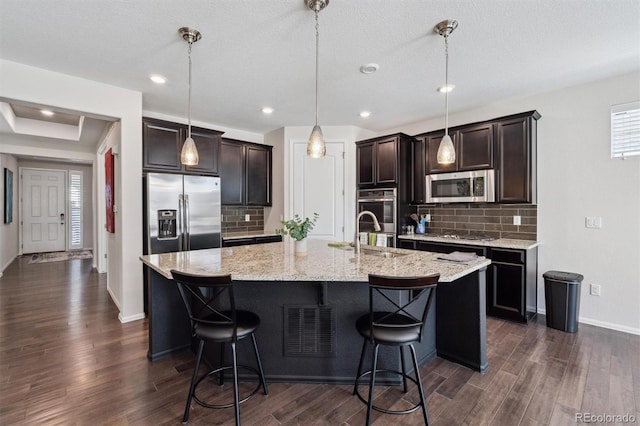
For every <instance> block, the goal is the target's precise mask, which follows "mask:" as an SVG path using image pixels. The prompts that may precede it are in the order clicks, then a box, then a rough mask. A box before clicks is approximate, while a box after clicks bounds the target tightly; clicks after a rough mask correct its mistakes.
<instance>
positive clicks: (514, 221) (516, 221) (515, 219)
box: [513, 216, 521, 225]
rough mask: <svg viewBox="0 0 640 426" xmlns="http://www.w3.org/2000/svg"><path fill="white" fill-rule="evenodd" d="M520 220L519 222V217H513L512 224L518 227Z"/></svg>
mask: <svg viewBox="0 0 640 426" xmlns="http://www.w3.org/2000/svg"><path fill="white" fill-rule="evenodd" d="M520 223H521V220H520V216H514V217H513V224H514V225H520Z"/></svg>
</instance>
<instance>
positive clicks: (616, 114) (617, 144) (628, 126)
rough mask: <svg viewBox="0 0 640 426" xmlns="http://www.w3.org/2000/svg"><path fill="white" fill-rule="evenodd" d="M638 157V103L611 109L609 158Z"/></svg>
mask: <svg viewBox="0 0 640 426" xmlns="http://www.w3.org/2000/svg"><path fill="white" fill-rule="evenodd" d="M631 155H640V101H637V102H630V103H628V104H621V105H614V106H613V107H611V158H618V157H619V158H624V157H628V156H631Z"/></svg>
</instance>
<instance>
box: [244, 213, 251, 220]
mask: <svg viewBox="0 0 640 426" xmlns="http://www.w3.org/2000/svg"><path fill="white" fill-rule="evenodd" d="M250 220H251V215H249V214H245V215H244V221H245V222H249V221H250Z"/></svg>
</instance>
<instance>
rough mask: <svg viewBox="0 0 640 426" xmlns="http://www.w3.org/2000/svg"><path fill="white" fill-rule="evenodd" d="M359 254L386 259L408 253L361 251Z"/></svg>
mask: <svg viewBox="0 0 640 426" xmlns="http://www.w3.org/2000/svg"><path fill="white" fill-rule="evenodd" d="M360 253H361V254H364V255H367V256H377V257H387V258H389V257H400V256H406V255H407V254H408V253H398V252H395V251H383V250H371V249H361V250H360Z"/></svg>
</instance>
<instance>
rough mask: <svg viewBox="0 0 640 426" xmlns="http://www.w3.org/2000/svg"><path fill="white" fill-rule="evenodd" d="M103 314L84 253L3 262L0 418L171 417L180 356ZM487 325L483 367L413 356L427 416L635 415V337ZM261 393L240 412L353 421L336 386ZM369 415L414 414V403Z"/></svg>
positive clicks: (222, 414) (304, 421)
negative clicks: (159, 355)
mask: <svg viewBox="0 0 640 426" xmlns="http://www.w3.org/2000/svg"><path fill="white" fill-rule="evenodd" d="M117 315H118V310H117V308H116V307H115V306H114V304H113V302H112V301H111V299H110V298H109V295H108V294H107V291H106V283H105V279H104V277H100V276H99V275H98V274H96V273H95V272H93V271H92V270H91V261H90V260H71V261H66V262H56V263H47V264H31V265H29V264H27V262H26V259H17V260H16V261H15V262H13V264H12V265H11V266H10V267H9V268H7V270H6V271H5V272H4V276H3V277H2V278H0V424H2V425H10V424H29V425H32V424H54V425H55V424H64V425H70V424H78V425H82V424H91V425H96V424H115V425H126V424H140V425H160V424H180V422H181V416H182V411H183V408H184V402H185V396H186V393H187V387H188V383H189V379H190V375H191V371H192V366H193V355H192V354H191V353H190V352H188V351H185V352H183V353H180V354H177V355H175V356H172V357H169V358H166V359H163V360H160V361H156V362H153V363H151V362H149V361H148V360H147V358H146V350H147V323H146V321H136V322H132V323H128V324H121V323H120V322H119V321H118V319H117ZM452 332H455V331H454V330H452ZM487 334H488V342H489V346H488V348H489V349H488V352H489V365H490V370H489V372H488V373H486V374H484V375H481V374H479V373H475V372H473V371H471V370H469V369H467V368H464V367H461V366H458V365H456V364H453V363H450V362H448V361H444V360H442V359H435V360H433V361H432V362H430V363H428V364H427V365H425V366H424V367H423V369H422V377H423V382H424V386H425V391H426V393H427V395H428V407H429V412H430V418H431V420H432V423H433V424H434V425H463V424H464V425H485V424H487V425H488V424H492V425H506V426H511V425H544V424H552V425H570V424H575V423H576V421H575V415H576V413H580V412H587V413H591V414H619V415H623V414H625V413H629V414H630V415H633V416H635V417H636V421H635V424H637V422H638V420H637V419H638V418H640V337H639V336H633V335H629V334H624V333H620V332H616V331H611V330H605V329H600V328H596V327H592V326H588V325H583V324H581V325H580V330H579V331H578V333H575V334H569V333H563V332H560V331H557V330H553V329H549V328H547V327H546V326H545V325H544V322H543V321H540V320H539V321H538V322H537V323H533V324H530V325H529V326H524V325H520V324H515V323H510V322H505V321H501V320H496V319H491V318H490V319H489V320H488V322H487ZM355 368H356V366H354V370H355ZM265 369H266V370H267V372H268V366H265ZM225 387H227V386H226V385H225ZM269 391H270V392H269V396H268V397H265V396H263V395H261V394H258V395H257V396H256V397H254V398H253V399H252V400H250V401H248V402H247V403H245V404H243V405H242V407H241V415H242V420H243V423H244V424H256V425H280V424H287V425H295V424H300V425H309V424H326V425H361V424H364V416H365V413H364V405H363V404H362V403H361V402H360V401H359V400H358V399H357V398H356V397H354V396H352V395H351V388H350V386H329V385H308V384H282V383H273V384H271V385H270V386H269ZM376 391H377V395H378V397H377V400H376V401H377V404H379V405H386V406H387V407H394V408H398V407H405V406H407V404H409V403H412V402H414V401H415V400H416V393H417V392H416V391H415V390H410V392H409V393H408V394H402V393H401V392H399V391H398V390H397V389H395V388H393V387H391V388H387V387H380V388H378V389H376ZM232 420H233V410H232V409H227V410H208V409H204V408H202V407H200V406H197V405H196V406H195V408H194V409H193V410H192V414H191V421H190V424H229V423H230V422H232ZM374 420H375V424H380V425H385V424H421V423H422V419H421V415H420V413H419V412H416V413H414V414H412V415H407V416H390V415H381V414H380V413H375V415H374ZM608 424H619V423H616V422H614V423H608Z"/></svg>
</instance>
